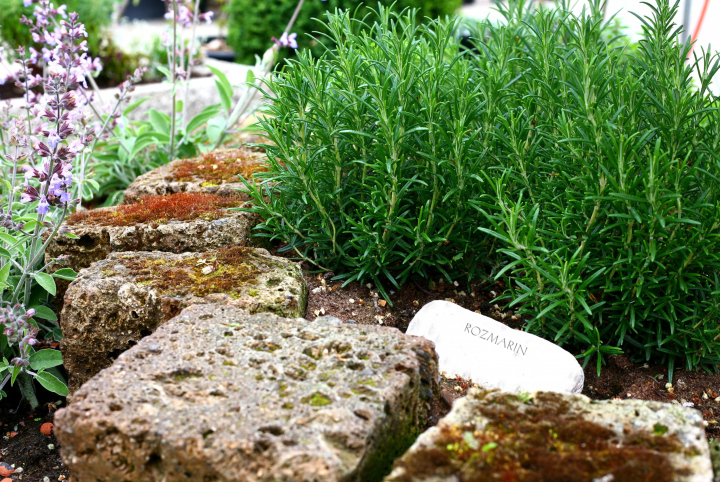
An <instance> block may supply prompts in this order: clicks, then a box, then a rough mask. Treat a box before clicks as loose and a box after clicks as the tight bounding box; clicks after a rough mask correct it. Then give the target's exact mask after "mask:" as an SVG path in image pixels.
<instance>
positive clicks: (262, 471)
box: [55, 304, 438, 482]
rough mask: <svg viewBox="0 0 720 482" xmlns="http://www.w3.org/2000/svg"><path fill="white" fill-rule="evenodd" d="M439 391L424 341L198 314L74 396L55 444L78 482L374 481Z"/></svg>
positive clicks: (378, 331)
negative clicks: (358, 391) (357, 391)
mask: <svg viewBox="0 0 720 482" xmlns="http://www.w3.org/2000/svg"><path fill="white" fill-rule="evenodd" d="M437 380H438V372H437V356H436V355H435V353H434V350H433V347H432V343H431V342H429V341H427V340H424V339H422V338H419V337H413V336H408V335H404V334H402V333H401V332H399V331H398V330H396V329H393V328H385V327H380V326H360V325H352V324H344V323H342V322H340V321H339V320H337V319H334V318H330V317H320V318H318V319H316V320H315V321H314V322H310V321H307V320H304V319H297V318H296V319H288V318H280V317H277V316H275V315H271V314H260V315H248V314H247V313H246V312H244V311H243V310H240V309H237V308H235V307H229V306H221V305H216V304H205V305H195V306H191V307H189V308H186V309H185V310H183V312H182V313H180V315H178V316H177V317H175V318H174V319H172V320H170V321H168V322H167V323H165V324H163V325H162V326H161V327H160V328H158V330H157V331H156V332H155V333H154V334H153V335H151V336H148V337H147V338H145V339H143V340H142V341H140V342H139V343H138V344H137V345H136V346H134V347H133V348H131V349H130V350H129V351H127V352H125V353H124V354H123V355H121V356H120V357H119V358H118V359H117V361H116V362H115V363H114V364H113V366H112V367H110V368H108V369H106V370H103V371H102V372H101V373H99V374H98V375H97V376H95V377H94V378H93V379H92V380H90V381H89V382H88V383H86V384H85V385H84V386H83V387H82V388H80V390H78V391H77V393H76V394H75V395H74V397H73V399H72V401H71V403H70V404H69V406H68V407H67V408H66V409H62V410H60V411H58V413H57V415H56V418H55V424H56V430H55V432H56V435H57V437H58V440H59V442H60V445H61V447H62V456H63V460H64V462H65V464H66V466H67V467H68V468H69V469H70V472H71V475H72V476H73V477H74V478H75V479H76V480H115V481H161V480H163V481H164V480H217V481H238V482H239V481H243V482H245V481H259V480H263V481H317V482H335V481H347V482H375V481H379V480H381V479H382V477H383V475H384V474H386V473H387V472H388V471H389V469H390V464H391V462H392V457H393V455H398V454H400V453H402V452H403V451H404V450H405V449H407V447H409V445H410V444H411V443H412V440H414V438H415V437H416V436H417V434H418V433H419V431H420V430H421V429H422V427H423V426H424V423H425V419H426V410H427V403H428V401H429V398H431V397H434V396H436V395H437V393H438V385H437ZM370 381H372V383H370ZM360 386H362V387H367V388H368V390H367V391H366V392H364V393H362V394H354V393H353V389H354V388H355V387H360Z"/></svg>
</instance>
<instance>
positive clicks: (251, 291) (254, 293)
mask: <svg viewBox="0 0 720 482" xmlns="http://www.w3.org/2000/svg"><path fill="white" fill-rule="evenodd" d="M247 294H248V295H250V296H257V295H259V294H260V291H259V290H250V291H248V292H247Z"/></svg>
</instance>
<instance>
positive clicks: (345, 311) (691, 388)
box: [0, 253, 720, 482]
mask: <svg viewBox="0 0 720 482" xmlns="http://www.w3.org/2000/svg"><path fill="white" fill-rule="evenodd" d="M274 254H277V253H274ZM303 268H304V269H306V270H309V269H310V267H309V266H303ZM332 277H333V275H332V274H325V275H321V274H306V276H305V279H306V280H307V283H308V286H309V289H310V296H309V299H308V308H307V313H306V318H308V319H310V320H313V319H315V318H316V317H317V316H319V315H323V314H324V315H331V316H335V317H337V318H340V319H342V320H344V321H347V322H353V323H358V324H376V325H377V324H382V325H385V326H390V327H396V328H398V329H400V330H401V331H405V330H406V329H407V326H408V324H409V323H410V320H412V318H413V316H414V315H415V314H416V313H417V312H418V311H419V310H420V308H422V307H423V305H425V304H426V303H428V302H430V301H433V300H448V301H452V302H455V303H457V304H459V305H460V306H463V307H464V308H467V309H469V310H473V311H476V312H478V313H482V314H483V315H486V316H489V317H491V318H493V319H495V320H497V321H499V322H501V323H505V324H507V325H508V326H511V327H513V328H522V326H523V323H524V322H523V320H522V319H520V318H518V317H517V316H515V315H514V313H513V312H512V310H511V309H506V307H505V306H504V305H503V304H501V303H495V302H494V301H493V299H494V298H495V297H496V296H498V295H499V294H500V293H501V292H502V291H503V289H504V287H503V285H502V284H493V283H488V282H486V283H473V284H472V285H471V286H469V287H468V286H467V285H464V284H462V283H460V282H458V283H457V284H456V283H449V282H447V281H444V280H436V281H434V282H433V283H428V282H427V281H417V282H413V281H411V282H409V283H408V284H406V285H405V286H403V287H402V288H400V289H396V290H394V291H393V292H391V301H392V306H390V304H389V303H385V302H384V300H383V299H382V297H380V296H376V295H375V293H377V291H376V289H375V287H374V286H372V285H369V286H368V285H363V284H360V283H350V284H349V285H348V286H346V287H344V288H343V287H341V283H340V282H336V281H331V278H332ZM458 281H459V280H458ZM595 370H596V368H595V364H594V360H593V363H590V364H588V367H587V368H586V370H585V388H584V390H583V394H585V395H587V396H589V397H591V398H593V399H611V398H622V399H626V398H638V399H642V400H656V401H661V402H669V403H678V404H682V403H692V404H693V405H694V407H695V408H697V409H699V410H700V411H701V412H702V414H703V417H704V418H705V420H706V422H707V423H708V427H707V430H706V431H707V435H708V437H710V438H717V437H720V427H718V421H717V418H718V416H720V374H708V373H706V372H703V371H699V372H695V371H686V370H676V372H675V375H674V379H673V384H672V388H671V389H668V388H666V383H667V368H666V367H664V366H658V365H644V364H642V363H633V362H631V361H630V360H629V359H628V358H627V357H626V356H624V355H619V356H615V357H609V358H608V363H607V365H606V366H604V367H603V369H602V374H601V375H600V376H599V377H598V376H597V373H596V371H595ZM440 385H441V390H442V397H441V399H439V400H436V401H434V402H433V404H432V406H431V412H430V415H429V417H428V427H429V426H432V425H435V424H436V423H437V422H438V420H439V419H440V418H442V417H443V416H444V415H445V414H446V413H447V412H448V411H449V410H450V407H451V405H452V403H453V401H454V400H456V399H458V398H460V397H462V396H464V395H465V394H466V393H467V390H468V389H469V388H471V387H472V386H473V383H472V381H470V380H463V379H462V378H459V377H457V376H455V374H452V373H450V374H443V376H441V380H440ZM16 405H17V401H15V402H14V404H13V403H10V400H3V401H2V402H0V422H1V423H2V426H0V430H2V434H3V435H4V437H3V439H2V440H0V455H2V459H1V460H0V462H5V463H7V464H15V466H16V467H23V469H24V471H23V473H22V474H21V475H22V478H20V476H19V475H17V474H14V476H13V477H14V480H23V481H26V482H35V481H43V478H44V477H46V476H47V477H49V480H50V481H57V480H62V478H61V477H65V476H67V471H66V470H65V468H64V467H63V466H62V464H61V461H60V457H59V453H58V447H57V443H56V442H55V438H54V437H53V436H46V435H43V434H41V433H40V426H41V425H42V424H43V423H45V422H48V421H52V413H49V412H48V407H47V406H43V407H42V408H41V409H39V410H38V411H37V412H36V413H30V412H29V410H28V409H27V408H24V409H23V408H21V410H20V413H18V414H13V413H10V410H11V409H12V408H15V407H16ZM50 408H51V410H52V407H50ZM38 418H39V420H37V419H38ZM15 426H17V430H15ZM12 431H16V432H17V435H15V436H13V437H10V435H9V433H11V432H12ZM48 444H55V448H54V449H53V450H50V449H48ZM0 470H1V469H0Z"/></svg>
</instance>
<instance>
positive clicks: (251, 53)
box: [225, 0, 462, 64]
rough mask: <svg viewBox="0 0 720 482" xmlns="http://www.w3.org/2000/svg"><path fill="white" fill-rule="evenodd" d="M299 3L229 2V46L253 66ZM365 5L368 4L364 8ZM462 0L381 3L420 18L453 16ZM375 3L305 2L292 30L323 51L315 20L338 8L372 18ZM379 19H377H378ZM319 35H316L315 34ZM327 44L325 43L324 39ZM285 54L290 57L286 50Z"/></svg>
mask: <svg viewBox="0 0 720 482" xmlns="http://www.w3.org/2000/svg"><path fill="white" fill-rule="evenodd" d="M297 3H298V2H297V0H275V1H272V2H258V1H255V0H230V1H229V3H228V5H227V6H226V8H225V11H226V13H227V16H228V29H229V30H228V44H229V45H230V46H231V47H232V48H233V49H234V50H235V52H236V53H237V55H238V62H240V63H244V64H254V63H255V56H256V55H259V56H260V55H262V54H263V52H265V50H267V48H268V47H269V46H270V45H271V40H270V39H271V37H273V36H274V37H278V38H279V37H280V35H282V33H283V29H284V28H285V25H286V24H287V22H288V20H289V19H290V17H291V16H292V14H293V12H294V10H295V7H296V5H297ZM363 3H364V4H365V5H363ZM461 3H462V2H461V0H382V1H381V2H379V4H382V5H383V6H388V7H389V6H391V5H392V8H393V9H396V10H398V11H400V10H402V9H404V8H413V9H419V10H418V18H419V19H422V18H424V17H430V18H437V17H444V16H446V15H452V14H453V13H455V11H456V10H457V9H458V8H459V7H460V5H461ZM375 4H376V2H375V1H365V2H363V0H327V1H324V2H323V1H320V0H306V1H305V3H304V4H303V7H302V10H301V11H300V15H299V16H298V18H297V21H296V22H295V26H294V27H293V29H292V31H293V32H297V34H298V36H297V42H298V46H299V48H306V47H314V49H313V50H314V52H315V53H316V54H317V53H320V52H322V46H320V45H318V44H317V42H316V41H314V40H312V39H311V38H310V37H309V36H308V35H307V34H314V32H321V33H323V34H327V33H328V30H327V29H326V28H324V27H323V25H321V24H319V23H317V22H316V21H314V20H313V19H320V20H325V18H326V14H327V13H331V12H334V11H335V10H336V9H338V8H342V9H343V10H346V11H349V12H353V16H354V17H356V18H363V17H365V16H366V15H368V14H370V15H373V12H374V10H373V9H371V8H369V7H368V6H367V5H375ZM375 18H376V17H375ZM315 36H316V35H315ZM323 41H324V40H323ZM284 55H290V51H289V50H286V51H285V52H284Z"/></svg>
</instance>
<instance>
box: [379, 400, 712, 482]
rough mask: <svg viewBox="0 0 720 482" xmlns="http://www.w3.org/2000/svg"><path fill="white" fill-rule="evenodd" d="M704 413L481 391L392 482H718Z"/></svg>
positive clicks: (420, 444) (401, 464)
mask: <svg viewBox="0 0 720 482" xmlns="http://www.w3.org/2000/svg"><path fill="white" fill-rule="evenodd" d="M712 476H713V474H712V467H711V464H710V455H709V452H708V442H707V440H706V438H705V428H704V424H703V419H702V416H701V414H700V412H698V411H697V410H695V409H692V408H684V407H680V406H678V405H671V404H665V403H660V402H645V401H642V400H604V401H593V400H590V399H589V398H587V397H585V396H583V395H574V394H567V393H553V392H536V393H533V394H520V395H513V394H508V393H503V392H498V391H485V390H482V389H473V390H471V391H470V392H469V393H468V396H467V397H465V398H463V399H460V400H458V401H457V402H456V403H455V405H454V406H453V409H452V411H451V412H450V413H449V414H448V415H447V416H446V417H445V418H444V419H442V420H440V422H439V423H438V425H437V426H436V427H433V428H431V429H430V430H428V431H427V432H425V433H424V434H422V435H421V436H420V438H418V440H417V441H416V442H415V444H414V445H413V446H412V448H411V449H410V450H409V451H408V452H407V453H406V454H405V455H404V456H403V457H402V458H401V459H399V460H398V461H397V462H396V463H395V468H394V470H393V471H392V473H391V474H390V476H388V477H387V478H386V479H385V481H386V482H430V481H432V482H460V481H470V480H478V481H480V480H499V481H500V480H513V481H545V480H562V481H573V482H575V481H577V482H592V481H595V482H598V481H602V482H611V481H613V482H622V481H627V482H634V481H640V480H647V481H653V482H670V481H673V482H710V481H711V480H712Z"/></svg>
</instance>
